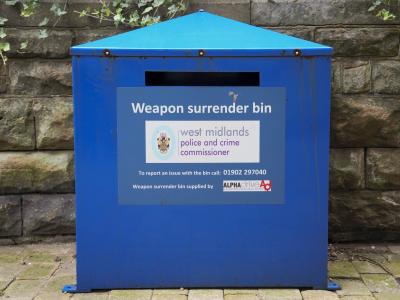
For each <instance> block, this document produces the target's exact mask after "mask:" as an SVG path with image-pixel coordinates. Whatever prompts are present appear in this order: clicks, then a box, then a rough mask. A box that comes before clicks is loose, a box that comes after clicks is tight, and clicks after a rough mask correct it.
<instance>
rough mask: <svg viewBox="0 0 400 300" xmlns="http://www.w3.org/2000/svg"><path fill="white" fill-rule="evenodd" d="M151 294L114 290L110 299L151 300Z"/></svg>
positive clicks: (140, 291) (148, 292) (144, 291)
mask: <svg viewBox="0 0 400 300" xmlns="http://www.w3.org/2000/svg"><path fill="white" fill-rule="evenodd" d="M151 294H152V291H151V290H112V291H111V292H110V296H109V297H108V299H109V300H117V299H132V300H150V298H151Z"/></svg>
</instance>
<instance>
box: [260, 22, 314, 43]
mask: <svg viewBox="0 0 400 300" xmlns="http://www.w3.org/2000/svg"><path fill="white" fill-rule="evenodd" d="M267 29H270V30H273V31H277V32H280V33H284V34H287V35H291V36H294V37H297V38H300V39H304V40H308V41H312V40H314V28H313V27H305V26H301V27H298V26H296V27H294V26H293V27H268V28H267Z"/></svg>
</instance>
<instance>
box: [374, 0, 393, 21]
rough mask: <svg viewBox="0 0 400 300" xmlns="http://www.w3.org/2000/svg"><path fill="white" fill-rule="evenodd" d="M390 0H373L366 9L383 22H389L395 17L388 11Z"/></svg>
mask: <svg viewBox="0 0 400 300" xmlns="http://www.w3.org/2000/svg"><path fill="white" fill-rule="evenodd" d="M391 2H392V1H391V0H374V1H373V2H372V4H371V6H370V7H369V8H368V11H369V12H374V13H375V14H376V16H377V17H378V18H380V19H382V20H384V21H390V20H393V19H395V18H396V16H395V15H394V14H393V13H392V12H391V11H390V4H391Z"/></svg>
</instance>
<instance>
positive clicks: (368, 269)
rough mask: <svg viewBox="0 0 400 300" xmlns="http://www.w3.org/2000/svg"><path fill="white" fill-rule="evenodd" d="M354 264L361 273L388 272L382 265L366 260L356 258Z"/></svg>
mask: <svg viewBox="0 0 400 300" xmlns="http://www.w3.org/2000/svg"><path fill="white" fill-rule="evenodd" d="M353 266H354V267H355V268H356V270H357V272H358V273H360V274H381V273H386V272H385V270H383V269H382V268H381V267H379V266H378V265H376V264H373V263H370V262H369V261H365V260H361V261H358V260H355V261H353Z"/></svg>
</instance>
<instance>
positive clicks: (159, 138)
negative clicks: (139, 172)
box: [145, 120, 260, 163]
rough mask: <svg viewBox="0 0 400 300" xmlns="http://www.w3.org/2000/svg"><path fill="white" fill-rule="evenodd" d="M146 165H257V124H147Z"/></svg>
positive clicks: (166, 122)
mask: <svg viewBox="0 0 400 300" xmlns="http://www.w3.org/2000/svg"><path fill="white" fill-rule="evenodd" d="M145 127H146V163H259V162H260V121H258V120H257V121H189V120H188V121H146V126H145Z"/></svg>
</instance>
